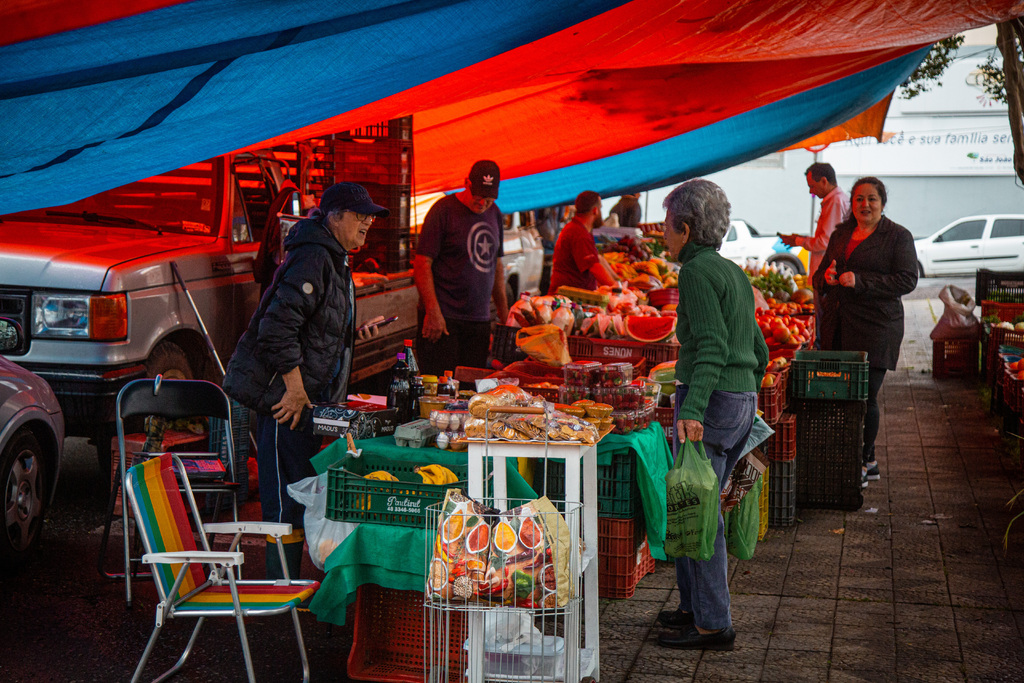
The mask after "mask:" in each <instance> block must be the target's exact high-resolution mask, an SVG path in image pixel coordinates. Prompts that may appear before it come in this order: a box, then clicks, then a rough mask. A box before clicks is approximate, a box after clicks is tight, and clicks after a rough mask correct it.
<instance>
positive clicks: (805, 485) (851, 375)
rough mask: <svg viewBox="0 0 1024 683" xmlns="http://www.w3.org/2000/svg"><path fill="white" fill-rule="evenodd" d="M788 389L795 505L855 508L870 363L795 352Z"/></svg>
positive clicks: (850, 356) (843, 354)
mask: <svg viewBox="0 0 1024 683" xmlns="http://www.w3.org/2000/svg"><path fill="white" fill-rule="evenodd" d="M790 390H791V393H792V395H793V401H792V411H793V413H794V415H795V416H796V460H795V462H796V467H795V475H794V476H795V499H796V505H797V506H799V507H807V508H828V509H840V510H857V509H859V508H860V507H861V505H863V503H864V494H863V490H862V488H861V465H862V452H863V448H864V416H865V414H866V412H867V395H868V362H867V354H866V353H864V352H863V351H798V352H797V354H796V358H795V359H794V360H793V369H792V378H791V382H790Z"/></svg>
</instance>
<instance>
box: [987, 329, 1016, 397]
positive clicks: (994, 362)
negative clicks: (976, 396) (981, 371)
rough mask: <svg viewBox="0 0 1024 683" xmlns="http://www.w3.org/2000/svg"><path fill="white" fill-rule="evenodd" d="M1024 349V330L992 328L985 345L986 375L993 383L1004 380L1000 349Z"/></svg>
mask: <svg viewBox="0 0 1024 683" xmlns="http://www.w3.org/2000/svg"><path fill="white" fill-rule="evenodd" d="M1001 346H1019V347H1024V330H1010V329H1007V328H1005V327H996V326H995V325H993V326H992V329H991V330H990V331H989V334H988V340H987V341H986V343H985V349H984V352H983V353H984V357H985V373H986V377H988V379H989V381H990V382H992V383H995V382H998V381H1000V380H1001V379H1002V368H1001V367H1000V366H1001V363H1000V362H999V347H1001Z"/></svg>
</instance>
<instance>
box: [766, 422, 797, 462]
mask: <svg viewBox="0 0 1024 683" xmlns="http://www.w3.org/2000/svg"><path fill="white" fill-rule="evenodd" d="M772 429H774V430H775V433H774V434H772V435H771V436H770V437H768V440H767V441H765V442H764V444H763V445H762V446H761V450H763V451H764V454H765V455H766V456H768V459H769V460H792V459H793V458H795V457H796V415H794V414H793V413H783V414H782V415H781V416H780V417H779V419H778V421H777V422H776V423H775V424H773V425H772Z"/></svg>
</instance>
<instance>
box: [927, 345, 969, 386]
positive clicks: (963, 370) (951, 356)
mask: <svg viewBox="0 0 1024 683" xmlns="http://www.w3.org/2000/svg"><path fill="white" fill-rule="evenodd" d="M932 376H933V377H935V378H941V377H977V376H978V340H977V339H937V340H935V341H933V342H932Z"/></svg>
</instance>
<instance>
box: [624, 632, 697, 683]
mask: <svg viewBox="0 0 1024 683" xmlns="http://www.w3.org/2000/svg"><path fill="white" fill-rule="evenodd" d="M700 657H701V652H700V651H694V650H672V649H669V648H666V647H661V646H660V645H658V643H657V640H656V639H655V640H651V639H648V640H647V641H646V642H644V644H643V646H642V647H641V648H640V653H639V654H638V655H637V657H636V661H635V662H632V667H633V668H631V669H629V680H630V681H632V680H633V677H634V676H636V675H638V674H652V675H657V676H670V677H672V679H673V680H691V679H692V678H693V675H694V673H696V671H697V663H698V662H699V661H700ZM631 661H632V660H631Z"/></svg>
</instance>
